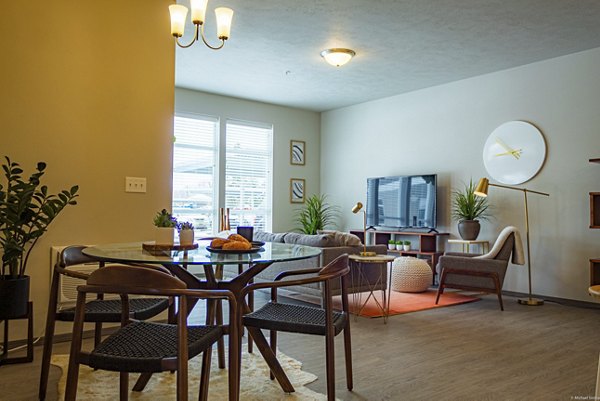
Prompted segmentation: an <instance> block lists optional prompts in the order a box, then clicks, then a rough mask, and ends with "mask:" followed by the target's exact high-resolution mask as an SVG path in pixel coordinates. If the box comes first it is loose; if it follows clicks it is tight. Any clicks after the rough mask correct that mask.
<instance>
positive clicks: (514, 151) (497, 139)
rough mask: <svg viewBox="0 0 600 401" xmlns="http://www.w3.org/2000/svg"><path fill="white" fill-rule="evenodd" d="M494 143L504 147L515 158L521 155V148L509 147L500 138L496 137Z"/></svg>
mask: <svg viewBox="0 0 600 401" xmlns="http://www.w3.org/2000/svg"><path fill="white" fill-rule="evenodd" d="M496 143H497V144H498V145H500V146H502V147H503V148H504V149H506V150H507V151H508V153H510V154H511V155H513V156H514V158H515V159H518V158H519V157H521V149H519V150H518V151H517V150H514V149H511V148H510V147H509V146H508V145H507V144H505V143H504V142H503V141H502V140H501V139H500V138H498V137H496Z"/></svg>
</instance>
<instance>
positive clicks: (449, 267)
mask: <svg viewBox="0 0 600 401" xmlns="http://www.w3.org/2000/svg"><path fill="white" fill-rule="evenodd" d="M439 263H440V266H441V267H442V270H444V271H446V277H445V280H444V284H445V285H447V286H448V287H453V286H461V287H462V286H464V287H473V288H482V289H484V288H485V289H490V290H494V289H495V285H494V280H493V279H492V278H491V277H485V276H480V275H478V273H496V274H497V275H498V280H499V281H500V283H503V282H504V275H505V274H506V267H507V262H506V261H504V260H497V259H476V258H472V257H461V256H446V255H444V256H441V257H440V262H439Z"/></svg>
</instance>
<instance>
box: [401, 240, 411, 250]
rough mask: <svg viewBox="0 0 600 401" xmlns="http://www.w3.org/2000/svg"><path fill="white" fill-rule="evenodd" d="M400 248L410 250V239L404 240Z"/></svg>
mask: <svg viewBox="0 0 600 401" xmlns="http://www.w3.org/2000/svg"><path fill="white" fill-rule="evenodd" d="M402 249H403V250H404V251H410V241H404V242H403V244H402Z"/></svg>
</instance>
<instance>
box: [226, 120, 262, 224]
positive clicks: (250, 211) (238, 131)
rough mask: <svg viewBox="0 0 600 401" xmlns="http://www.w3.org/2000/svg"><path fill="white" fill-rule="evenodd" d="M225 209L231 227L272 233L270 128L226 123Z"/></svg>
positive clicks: (230, 121) (235, 122) (242, 123)
mask: <svg viewBox="0 0 600 401" xmlns="http://www.w3.org/2000/svg"><path fill="white" fill-rule="evenodd" d="M225 141H226V147H225V160H226V162H225V166H226V167H225V206H226V207H228V208H229V212H230V222H231V226H232V228H233V227H237V226H238V225H240V226H253V227H254V229H255V230H260V231H268V230H270V229H271V198H272V196H271V193H272V185H271V182H272V176H271V172H272V165H273V127H272V126H260V125H253V124H249V123H246V122H239V121H232V120H229V121H227V124H226V128H225Z"/></svg>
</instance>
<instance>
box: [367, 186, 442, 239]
mask: <svg viewBox="0 0 600 401" xmlns="http://www.w3.org/2000/svg"><path fill="white" fill-rule="evenodd" d="M436 190H437V185H436V175H435V174H429V175H413V176H396V177H379V178H368V179H367V226H371V227H384V228H397V229H401V228H428V229H435V228H436V224H437V222H436V199H435V198H436Z"/></svg>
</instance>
